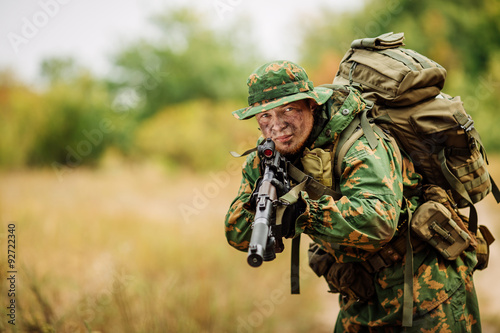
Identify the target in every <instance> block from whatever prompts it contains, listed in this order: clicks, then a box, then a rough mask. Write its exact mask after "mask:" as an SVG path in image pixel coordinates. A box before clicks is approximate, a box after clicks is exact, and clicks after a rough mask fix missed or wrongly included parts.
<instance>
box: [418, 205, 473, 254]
mask: <svg viewBox="0 0 500 333" xmlns="http://www.w3.org/2000/svg"><path fill="white" fill-rule="evenodd" d="M411 230H412V231H413V232H414V233H415V234H417V236H418V237H420V238H422V239H423V240H425V241H426V242H427V243H429V244H430V245H431V246H432V247H434V248H435V249H436V250H438V251H439V253H441V255H442V256H443V257H444V258H445V259H448V260H455V259H456V258H457V257H458V256H459V255H460V254H461V253H462V252H463V251H465V249H467V248H468V247H469V245H470V243H471V239H470V237H469V235H468V234H467V232H465V231H464V230H462V229H461V228H460V227H459V226H458V225H457V223H456V222H455V221H454V220H453V219H452V216H451V213H450V211H449V210H448V209H447V208H446V207H445V206H444V205H443V204H441V203H439V202H436V201H427V202H425V203H423V204H422V205H421V206H420V207H419V208H417V210H416V211H415V214H414V215H413V217H412V219H411Z"/></svg>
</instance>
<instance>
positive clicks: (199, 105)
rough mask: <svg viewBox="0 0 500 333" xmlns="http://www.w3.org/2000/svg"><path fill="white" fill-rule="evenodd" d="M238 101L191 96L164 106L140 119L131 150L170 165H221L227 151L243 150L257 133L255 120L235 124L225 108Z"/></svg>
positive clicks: (199, 167)
mask: <svg viewBox="0 0 500 333" xmlns="http://www.w3.org/2000/svg"><path fill="white" fill-rule="evenodd" d="M239 105H240V104H238V103H236V102H224V103H221V102H213V101H211V100H193V101H189V102H185V103H182V104H179V105H174V106H169V107H166V108H164V109H162V110H161V111H160V112H158V113H157V114H155V115H154V116H153V117H151V118H149V119H147V120H146V121H144V122H143V123H142V125H141V126H140V128H139V129H138V131H137V132H136V135H135V137H134V143H135V145H134V153H135V154H136V156H138V157H141V158H153V159H155V160H157V161H160V162H161V163H162V164H164V165H166V166H168V167H169V168H171V169H175V168H179V167H182V168H190V169H192V170H195V171H196V170H198V171H199V170H214V169H221V168H223V167H224V166H225V165H227V163H228V162H229V160H230V159H232V157H231V155H230V154H229V151H231V150H238V152H242V151H243V150H246V149H248V148H250V147H252V146H253V145H255V143H256V141H257V137H258V136H259V132H258V130H257V123H256V122H254V121H249V122H241V123H240V124H238V126H234V122H235V121H236V120H235V119H234V118H233V117H232V116H229V114H228V113H229V112H228V110H235V109H237V108H238V106H239ZM236 143H244V144H246V146H245V145H243V146H241V147H239V146H238V145H237V144H236Z"/></svg>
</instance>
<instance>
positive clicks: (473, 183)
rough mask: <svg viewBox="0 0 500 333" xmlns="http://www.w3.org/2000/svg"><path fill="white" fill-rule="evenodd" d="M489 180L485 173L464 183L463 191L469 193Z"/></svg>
mask: <svg viewBox="0 0 500 333" xmlns="http://www.w3.org/2000/svg"><path fill="white" fill-rule="evenodd" d="M489 178H490V175H489V174H488V173H487V172H485V173H483V174H482V175H481V176H479V177H476V178H474V179H472V180H470V181H468V182H466V183H463V184H464V187H465V190H466V191H470V190H472V189H473V188H474V187H478V186H479V185H481V184H483V183H484V182H486V181H487V180H488V179H489ZM486 192H488V191H486ZM476 202H477V201H476Z"/></svg>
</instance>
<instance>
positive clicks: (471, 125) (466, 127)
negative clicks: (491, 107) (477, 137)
mask: <svg viewBox="0 0 500 333" xmlns="http://www.w3.org/2000/svg"><path fill="white" fill-rule="evenodd" d="M460 127H462V128H463V129H464V130H465V131H466V132H469V131H470V130H472V129H474V120H472V118H471V117H470V116H467V122H466V123H465V124H460Z"/></svg>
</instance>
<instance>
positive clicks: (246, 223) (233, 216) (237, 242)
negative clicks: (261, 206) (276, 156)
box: [225, 152, 260, 251]
mask: <svg viewBox="0 0 500 333" xmlns="http://www.w3.org/2000/svg"><path fill="white" fill-rule="evenodd" d="M259 163H260V159H259V157H258V156H257V154H256V153H255V152H254V153H251V154H250V155H248V156H247V159H246V161H245V163H244V164H243V167H242V179H241V184H240V188H239V190H238V195H237V196H236V198H235V199H234V201H233V202H232V203H231V207H230V208H229V211H228V212H227V214H226V220H225V226H226V239H227V242H228V243H229V245H231V246H233V247H234V248H236V249H238V250H240V251H246V250H248V244H249V243H250V237H251V235H252V231H251V226H252V221H253V218H254V212H253V211H251V210H250V207H249V206H250V205H249V201H250V196H251V194H252V192H253V190H254V186H255V183H256V181H257V180H258V179H259V177H260V169H259Z"/></svg>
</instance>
